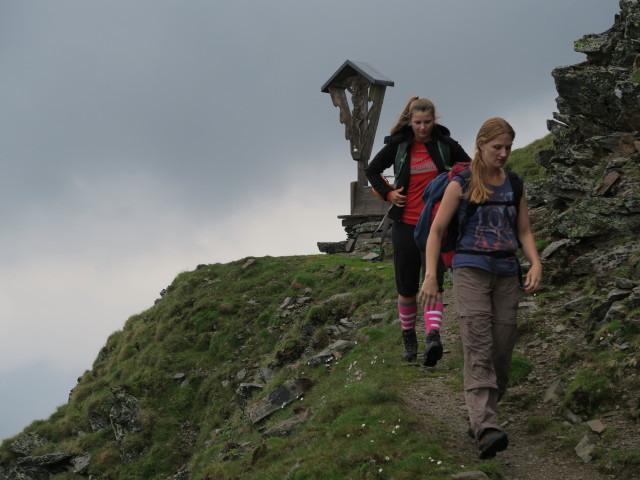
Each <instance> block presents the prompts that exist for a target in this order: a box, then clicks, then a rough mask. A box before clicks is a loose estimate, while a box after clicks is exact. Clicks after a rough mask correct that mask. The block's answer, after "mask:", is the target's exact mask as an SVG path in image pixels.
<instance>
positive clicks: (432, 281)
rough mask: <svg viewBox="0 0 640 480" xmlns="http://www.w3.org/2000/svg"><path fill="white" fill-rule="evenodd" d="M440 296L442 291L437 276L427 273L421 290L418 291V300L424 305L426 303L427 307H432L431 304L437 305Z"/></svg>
mask: <svg viewBox="0 0 640 480" xmlns="http://www.w3.org/2000/svg"><path fill="white" fill-rule="evenodd" d="M439 296H440V291H439V290H438V281H437V280H436V278H435V277H432V276H430V275H428V274H427V275H425V277H424V281H423V282H422V287H421V288H420V292H418V301H419V302H420V303H421V304H422V305H426V306H427V308H431V307H430V306H434V307H435V304H436V300H437V299H438V297H439Z"/></svg>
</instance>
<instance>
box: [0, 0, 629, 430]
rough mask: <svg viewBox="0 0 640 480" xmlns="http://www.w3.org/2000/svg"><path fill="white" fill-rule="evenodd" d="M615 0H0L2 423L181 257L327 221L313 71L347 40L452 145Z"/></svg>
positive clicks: (328, 137)
mask: <svg viewBox="0 0 640 480" xmlns="http://www.w3.org/2000/svg"><path fill="white" fill-rule="evenodd" d="M618 11H619V5H618V1H617V0H536V1H513V0H447V1H435V0H395V1H380V0H366V1H365V0H358V1H355V0H322V1H314V0H307V1H305V0H271V1H269V2H265V1H260V0H251V1H248V0H235V1H233V2H230V1H224V2H223V1H221V0H215V1H214V0H209V1H205V0H108V1H107V0H30V1H17V0H0V154H1V156H0V161H1V162H2V175H1V176H0V182H1V188H0V218H1V220H2V225H3V229H2V235H0V251H2V254H1V256H0V399H1V403H0V439H2V438H7V437H9V436H12V435H15V434H16V433H18V432H19V431H21V430H22V429H23V428H24V427H25V426H27V425H28V424H29V423H31V421H33V420H36V419H41V418H46V417H48V416H49V414H51V413H52V412H53V411H54V410H55V408H56V407H57V406H59V405H61V404H63V403H65V402H66V400H67V395H68V393H69V390H70V389H71V388H73V386H74V385H75V384H76V379H77V378H78V377H79V376H80V375H81V374H82V373H83V372H84V371H85V370H87V369H90V368H91V365H92V363H93V360H94V359H95V357H96V355H97V353H98V351H99V350H100V348H101V347H102V346H103V345H104V343H105V341H106V339H107V337H108V336H109V335H110V334H111V333H112V332H114V331H116V330H119V329H120V328H122V326H123V325H124V322H125V321H126V320H127V318H129V317H130V316H131V315H133V314H136V313H139V312H141V311H143V310H145V309H146V308H149V307H150V306H151V305H152V304H153V302H154V300H155V299H156V298H158V296H159V295H158V294H159V292H160V291H161V290H162V289H163V288H164V287H165V286H167V285H168V284H170V283H171V282H172V280H173V278H174V277H175V276H176V275H177V274H178V273H180V272H182V271H185V270H192V269H194V268H195V267H196V266H197V265H198V264H200V263H216V262H228V261H232V260H237V259H241V258H244V257H247V256H264V255H272V256H280V255H291V254H316V253H319V252H318V249H317V246H316V242H318V241H340V240H344V239H345V238H346V234H345V232H344V230H343V227H342V226H341V223H340V220H339V219H338V218H337V217H338V215H343V214H348V213H349V211H348V209H349V198H348V192H349V183H350V182H351V181H353V180H355V179H356V171H357V170H356V164H355V162H353V160H351V157H350V155H349V144H348V142H347V141H346V140H345V139H344V127H343V126H342V125H340V123H339V120H338V115H339V110H338V109H337V108H335V107H333V105H332V103H331V100H330V97H329V95H327V94H325V93H321V91H320V87H321V86H322V85H323V84H324V83H325V81H326V80H328V79H329V77H330V76H331V75H332V74H333V73H334V72H335V71H336V70H337V69H338V68H339V67H340V66H341V65H342V64H343V62H344V61H345V60H347V59H349V60H354V61H360V62H365V63H368V64H369V65H371V66H372V67H373V68H375V69H376V70H378V71H379V72H380V73H382V74H383V75H385V76H386V77H388V78H390V79H391V80H393V81H394V82H395V86H394V87H389V88H387V93H386V97H385V101H384V106H383V111H382V115H381V119H380V124H379V127H378V134H377V137H376V138H377V140H376V143H375V146H374V153H375V151H377V150H378V149H379V148H380V147H381V146H382V137H383V136H384V135H385V134H387V133H388V131H389V129H390V127H391V125H392V123H393V122H394V121H395V119H396V117H397V115H398V113H399V111H400V110H401V108H402V107H403V106H404V104H405V102H406V100H407V98H408V97H409V95H412V94H418V95H421V96H426V97H429V98H430V99H431V100H433V101H434V102H435V104H436V107H437V109H438V113H439V115H440V116H441V119H440V123H442V124H444V125H446V126H447V127H449V128H450V130H451V131H452V135H453V137H454V138H456V139H458V140H459V141H460V143H461V144H462V145H463V147H465V148H466V149H467V150H468V152H469V153H470V154H471V153H472V144H473V139H474V138H475V134H476V132H477V129H478V128H479V126H480V124H481V123H482V122H483V121H484V120H485V119H487V118H488V117H491V116H496V115H498V116H503V117H505V118H506V119H507V120H509V121H510V122H511V124H512V125H513V126H514V128H515V130H516V142H515V145H514V148H518V147H522V146H525V145H526V144H528V143H529V142H531V141H532V140H534V139H537V138H540V137H542V136H544V135H545V134H546V133H547V131H546V120H547V119H549V118H551V117H552V113H553V112H554V111H556V105H555V97H556V91H555V87H554V83H553V79H552V77H551V70H552V69H553V68H554V67H556V66H561V65H570V64H575V63H579V62H582V61H584V59H585V57H584V55H582V54H578V53H575V52H574V51H573V41H574V40H577V39H578V38H580V37H582V36H583V35H584V34H587V33H600V32H602V31H605V30H607V29H609V28H610V27H611V26H612V24H613V20H614V15H615V14H616V13H617V12H618Z"/></svg>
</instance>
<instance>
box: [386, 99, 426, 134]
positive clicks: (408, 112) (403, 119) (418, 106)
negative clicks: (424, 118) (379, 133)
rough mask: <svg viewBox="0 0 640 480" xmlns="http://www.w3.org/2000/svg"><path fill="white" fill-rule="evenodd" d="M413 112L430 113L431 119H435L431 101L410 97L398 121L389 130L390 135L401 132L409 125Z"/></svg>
mask: <svg viewBox="0 0 640 480" xmlns="http://www.w3.org/2000/svg"><path fill="white" fill-rule="evenodd" d="M414 112H431V114H432V115H433V118H434V119H436V118H437V116H436V106H435V105H434V104H433V102H432V101H431V100H429V99H427V98H423V97H418V96H417V95H412V96H411V97H409V101H408V102H407V104H406V105H405V106H404V109H403V110H402V112H401V113H400V116H399V117H398V120H396V123H395V124H394V125H393V127H392V128H391V135H393V134H394V133H396V132H397V131H399V130H402V129H403V128H404V127H407V126H409V125H411V117H412V116H413V114H414Z"/></svg>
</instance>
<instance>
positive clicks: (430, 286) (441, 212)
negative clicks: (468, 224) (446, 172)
mask: <svg viewBox="0 0 640 480" xmlns="http://www.w3.org/2000/svg"><path fill="white" fill-rule="evenodd" d="M461 195H462V188H461V187H460V184H459V183H458V182H451V183H450V184H449V185H448V186H447V188H446V190H445V191H444V195H443V196H442V202H441V203H440V208H439V209H438V213H437V214H436V218H434V219H433V223H432V224H431V229H430V230H429V237H428V238H427V249H426V268H425V275H424V281H423V282H422V288H421V289H420V293H419V294H418V300H419V301H420V302H421V303H422V304H425V305H431V304H432V303H435V301H436V298H437V297H438V294H439V291H438V280H437V270H438V258H439V256H440V245H441V244H442V236H443V235H444V232H445V230H446V229H447V226H448V225H449V222H451V219H452V218H453V217H454V215H457V213H458V207H459V206H460V197H461Z"/></svg>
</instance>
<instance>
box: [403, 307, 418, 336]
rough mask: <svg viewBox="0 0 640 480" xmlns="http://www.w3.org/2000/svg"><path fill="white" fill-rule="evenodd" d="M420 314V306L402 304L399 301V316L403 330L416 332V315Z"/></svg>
mask: <svg viewBox="0 0 640 480" xmlns="http://www.w3.org/2000/svg"><path fill="white" fill-rule="evenodd" d="M417 313H418V304H417V303H416V302H413V303H402V302H400V301H398V314H399V316H400V324H401V325H402V330H415V329H416V315H417Z"/></svg>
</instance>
